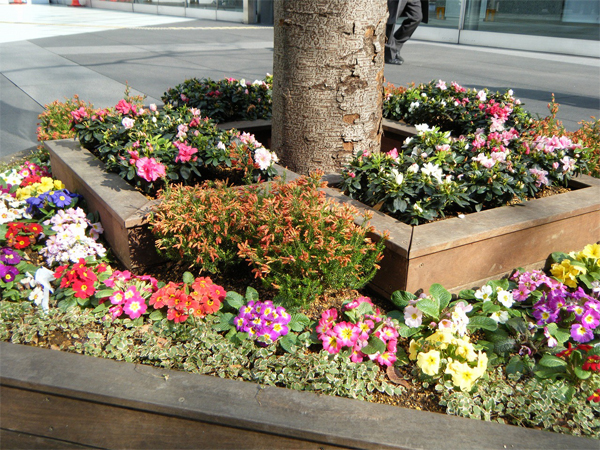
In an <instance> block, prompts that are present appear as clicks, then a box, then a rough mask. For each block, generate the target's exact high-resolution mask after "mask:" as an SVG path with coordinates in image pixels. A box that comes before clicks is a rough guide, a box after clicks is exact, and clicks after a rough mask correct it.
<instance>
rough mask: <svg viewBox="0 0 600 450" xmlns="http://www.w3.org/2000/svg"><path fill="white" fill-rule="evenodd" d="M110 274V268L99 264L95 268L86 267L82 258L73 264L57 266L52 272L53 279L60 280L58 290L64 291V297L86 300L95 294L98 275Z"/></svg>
mask: <svg viewBox="0 0 600 450" xmlns="http://www.w3.org/2000/svg"><path fill="white" fill-rule="evenodd" d="M103 273H107V274H110V266H108V265H107V264H104V263H101V264H98V265H97V266H96V267H90V266H88V264H87V262H86V260H85V259H84V258H80V259H79V260H78V261H77V262H76V263H75V264H72V265H71V264H65V265H63V266H59V267H57V268H56V270H55V271H54V278H55V279H57V280H60V288H61V289H65V290H66V294H65V295H66V296H67V297H69V296H73V297H76V298H79V299H82V300H86V299H88V298H90V297H92V296H94V295H95V294H96V290H97V288H98V283H97V282H98V281H99V280H98V275H99V274H103Z"/></svg>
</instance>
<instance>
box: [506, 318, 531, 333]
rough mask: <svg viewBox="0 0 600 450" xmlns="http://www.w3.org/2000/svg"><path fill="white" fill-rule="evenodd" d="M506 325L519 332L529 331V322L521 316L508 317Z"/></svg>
mask: <svg viewBox="0 0 600 450" xmlns="http://www.w3.org/2000/svg"><path fill="white" fill-rule="evenodd" d="M505 325H506V326H508V327H509V328H512V329H513V330H514V331H515V332H516V333H518V334H525V333H527V331H528V330H527V324H526V323H525V321H524V320H523V319H521V318H520V317H513V318H511V319H508V320H507V321H506V324H505Z"/></svg>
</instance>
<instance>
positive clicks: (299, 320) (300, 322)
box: [289, 313, 310, 332]
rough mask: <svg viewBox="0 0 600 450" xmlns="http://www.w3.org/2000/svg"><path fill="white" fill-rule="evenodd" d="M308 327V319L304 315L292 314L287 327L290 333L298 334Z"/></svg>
mask: <svg viewBox="0 0 600 450" xmlns="http://www.w3.org/2000/svg"><path fill="white" fill-rule="evenodd" d="M309 325H310V319H309V318H308V317H306V316H305V315H304V314H300V313H298V314H294V315H292V319H291V320H290V323H289V327H290V328H291V329H292V331H296V332H300V331H303V330H304V329H305V328H306V327H308V326H309Z"/></svg>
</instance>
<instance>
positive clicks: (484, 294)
mask: <svg viewBox="0 0 600 450" xmlns="http://www.w3.org/2000/svg"><path fill="white" fill-rule="evenodd" d="M475 298H476V299H477V300H478V301H480V302H482V306H481V307H482V310H483V312H484V313H486V314H490V317H491V318H492V319H493V320H494V321H495V322H496V323H501V324H504V323H506V322H507V321H508V319H510V317H511V316H510V313H509V312H510V311H511V308H512V306H513V305H514V303H515V298H514V296H513V292H512V290H511V289H503V288H502V287H501V286H497V285H495V283H492V282H490V283H487V284H486V285H484V286H482V287H481V288H480V289H478V290H477V291H475Z"/></svg>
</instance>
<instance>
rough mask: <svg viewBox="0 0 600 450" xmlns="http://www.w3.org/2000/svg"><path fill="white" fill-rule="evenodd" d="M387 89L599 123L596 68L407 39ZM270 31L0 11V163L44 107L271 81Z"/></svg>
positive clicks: (594, 61) (60, 11) (46, 9)
mask: <svg viewBox="0 0 600 450" xmlns="http://www.w3.org/2000/svg"><path fill="white" fill-rule="evenodd" d="M403 56H404V58H405V60H406V63H405V64H404V65H402V66H387V67H386V68H385V76H386V80H387V81H389V82H391V83H394V84H396V85H407V84H408V83H410V82H415V83H421V82H429V81H431V80H434V79H442V80H445V81H447V82H450V81H456V82H457V83H459V84H461V85H463V86H465V87H476V88H483V87H487V88H489V89H491V90H494V91H495V90H500V91H504V90H506V89H509V88H512V89H513V90H514V92H515V96H516V97H517V98H520V99H521V100H522V101H523V102H524V103H525V107H526V108H527V109H528V110H529V111H531V112H533V113H536V114H540V115H546V113H547V112H548V110H547V107H546V105H547V103H548V102H549V101H550V99H551V94H552V93H554V94H555V96H556V99H557V101H558V102H559V103H560V105H561V106H560V112H559V119H561V120H563V122H564V124H565V126H566V127H567V128H568V129H571V130H574V129H576V128H578V126H577V122H579V121H581V120H588V119H589V118H590V116H595V117H599V116H600V60H599V59H598V58H586V57H575V56H565V55H556V54H550V53H534V52H525V51H514V50H503V49H493V48H484V47H472V46H464V45H452V44H442V43H434V42H425V41H417V40H411V41H409V42H408V43H407V44H406V45H405V47H404V51H403ZM272 66H273V28H272V27H269V26H259V25H244V24H240V23H232V22H216V21H210V20H196V19H189V18H181V17H172V16H158V15H149V14H139V13H127V12H118V11H112V10H102V9H92V8H86V7H83V8H73V7H67V6H60V5H0V72H1V76H0V100H1V102H0V157H2V156H4V157H6V156H8V155H11V154H14V153H17V152H20V151H23V150H26V149H30V148H32V147H34V146H35V145H36V135H35V130H36V127H37V116H38V114H40V113H41V112H42V111H43V106H44V105H45V104H48V103H50V102H52V101H54V100H64V99H65V98H70V97H72V96H73V95H74V94H78V95H79V97H80V98H81V99H82V100H85V101H89V102H91V103H93V104H94V106H96V107H108V106H113V105H114V104H115V103H116V102H117V101H118V100H119V99H120V98H122V96H123V93H124V91H125V88H126V85H129V86H130V87H131V89H132V91H131V92H132V94H144V95H146V96H147V99H146V102H147V103H152V102H154V103H157V104H160V103H161V101H160V98H161V96H162V95H163V93H164V92H165V91H166V90H167V88H169V87H173V86H175V85H177V84H179V83H181V82H183V81H184V80H186V79H188V78H193V77H196V78H203V77H210V78H213V79H220V78H224V77H234V78H245V79H248V80H254V79H262V78H263V77H264V76H265V74H266V73H271V72H272Z"/></svg>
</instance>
